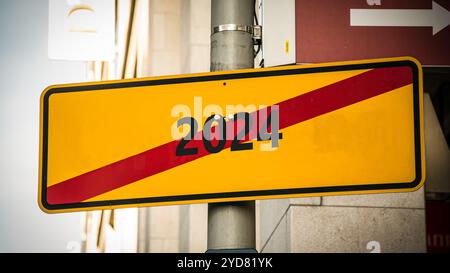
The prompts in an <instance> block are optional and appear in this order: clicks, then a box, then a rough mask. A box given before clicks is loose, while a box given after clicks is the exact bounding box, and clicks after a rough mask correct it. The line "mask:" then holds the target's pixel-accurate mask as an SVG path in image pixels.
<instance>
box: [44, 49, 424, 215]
mask: <svg viewBox="0 0 450 273" xmlns="http://www.w3.org/2000/svg"><path fill="white" fill-rule="evenodd" d="M398 61H410V62H413V63H414V64H415V65H416V67H417V69H418V86H419V90H418V91H419V123H420V124H419V128H420V130H419V131H420V149H421V151H420V154H421V178H420V181H419V183H418V184H417V185H416V186H415V187H412V188H402V189H382V190H362V191H348V192H342V191H341V192H338V191H337V192H321V193H305V194H282V195H264V196H246V197H227V198H212V199H196V200H182V201H165V202H154V203H143V204H123V205H112V206H108V205H105V206H92V207H82V208H67V209H57V210H54V209H51V210H50V209H48V208H46V206H45V205H44V204H43V203H42V190H43V189H42V158H43V151H42V146H43V145H42V144H43V128H42V126H43V109H44V97H45V95H46V94H47V92H49V91H50V90H52V89H55V88H64V87H76V86H95V85H104V84H114V83H130V82H140V81H145V80H161V79H178V78H191V77H201V76H212V75H227V74H240V73H248V72H263V71H278V70H289V69H298V68H301V69H307V68H323V67H330V66H345V65H358V64H372V63H385V62H398ZM423 112H424V110H423V72H422V65H421V64H420V62H419V61H418V60H417V59H415V58H413V57H410V56H404V57H394V58H380V59H368V60H357V61H345V62H328V63H320V64H307V65H288V66H280V67H272V68H261V69H254V68H253V69H242V70H229V71H220V72H205V73H193V74H182V75H173V76H157V77H146V78H136V79H125V80H109V81H97V82H83V83H71V84H58V85H50V86H48V87H47V88H45V89H44V91H43V92H42V93H41V96H40V111H39V170H38V175H39V177H38V181H39V182H38V200H37V201H38V206H39V208H40V209H41V210H42V211H43V212H45V213H48V214H55V213H62V212H79V211H93V210H109V209H120V208H136V207H150V206H164V205H183V204H193V203H196V204H200V203H216V202H232V201H249V200H266V199H284V198H299V197H318V196H341V195H359V194H383V193H401V192H414V191H417V190H418V189H420V188H421V187H422V186H423V184H424V183H425V177H426V169H425V164H426V163H425V147H424V146H425V142H424V121H423Z"/></svg>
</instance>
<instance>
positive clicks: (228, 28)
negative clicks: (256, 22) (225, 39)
mask: <svg viewBox="0 0 450 273" xmlns="http://www.w3.org/2000/svg"><path fill="white" fill-rule="evenodd" d="M222 31H243V32H247V33H250V34H252V35H253V26H247V25H236V24H224V25H218V26H215V27H214V28H213V34H215V33H218V32H222Z"/></svg>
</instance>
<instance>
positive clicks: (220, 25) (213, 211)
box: [208, 0, 256, 252]
mask: <svg viewBox="0 0 450 273" xmlns="http://www.w3.org/2000/svg"><path fill="white" fill-rule="evenodd" d="M254 12H255V2H254V0H212V1H211V28H212V30H211V71H222V70H234V69H243V68H253V67H254V56H253V54H254V47H253V16H254ZM242 183H245V181H242ZM255 237H256V236H255V201H242V202H227V203H210V204H209V205H208V252H220V251H222V250H232V251H249V252H256V248H255V239H256V238H255Z"/></svg>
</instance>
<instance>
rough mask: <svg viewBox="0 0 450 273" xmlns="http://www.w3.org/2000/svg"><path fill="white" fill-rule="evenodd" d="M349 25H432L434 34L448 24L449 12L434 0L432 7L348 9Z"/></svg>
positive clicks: (449, 22) (449, 21)
mask: <svg viewBox="0 0 450 273" xmlns="http://www.w3.org/2000/svg"><path fill="white" fill-rule="evenodd" d="M350 25H351V26H372V27H432V28H433V35H435V34H436V33H438V32H439V31H441V30H442V29H444V28H446V27H447V26H448V25H450V12H449V11H448V10H446V9H445V8H443V7H441V6H440V5H439V4H437V3H436V2H434V1H433V6H432V9H350Z"/></svg>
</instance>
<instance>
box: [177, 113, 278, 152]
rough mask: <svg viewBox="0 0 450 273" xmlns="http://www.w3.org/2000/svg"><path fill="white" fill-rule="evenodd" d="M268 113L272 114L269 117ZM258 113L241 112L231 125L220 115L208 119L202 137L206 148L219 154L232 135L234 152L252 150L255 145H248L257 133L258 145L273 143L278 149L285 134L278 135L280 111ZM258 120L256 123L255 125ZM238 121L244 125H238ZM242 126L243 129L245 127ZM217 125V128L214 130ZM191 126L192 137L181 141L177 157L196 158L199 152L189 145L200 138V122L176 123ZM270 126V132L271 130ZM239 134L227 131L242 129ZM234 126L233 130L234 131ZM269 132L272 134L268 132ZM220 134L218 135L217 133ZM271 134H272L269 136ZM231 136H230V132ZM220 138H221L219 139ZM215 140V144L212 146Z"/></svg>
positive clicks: (190, 134)
mask: <svg viewBox="0 0 450 273" xmlns="http://www.w3.org/2000/svg"><path fill="white" fill-rule="evenodd" d="M267 112H269V114H267ZM267 112H266V111H259V113H258V115H256V114H255V113H256V112H254V115H250V114H249V113H247V112H239V113H236V114H234V116H233V117H232V118H230V119H229V121H226V119H225V118H224V117H223V116H221V115H217V114H216V115H211V116H209V117H208V118H207V119H206V121H205V123H204V126H203V131H202V133H201V139H202V142H203V146H204V148H205V150H206V151H208V152H209V153H218V152H220V151H222V150H223V149H224V148H225V147H226V145H227V136H228V138H230V136H229V135H231V136H232V137H231V139H229V140H231V144H230V150H231V151H233V152H234V151H244V150H252V149H253V143H252V142H247V143H245V141H248V140H251V139H250V137H249V135H251V134H252V133H255V132H257V136H256V139H257V140H258V141H265V140H271V142H272V148H276V147H278V141H279V140H280V139H282V137H283V134H282V133H279V132H278V130H279V113H278V109H271V110H270V111H267ZM254 120H257V123H255V122H254ZM239 121H240V122H241V123H239ZM242 122H243V126H242ZM214 123H216V124H217V125H215V126H213V124H214ZM185 124H186V125H188V126H190V131H189V133H188V134H187V135H186V136H185V137H184V138H182V139H181V140H180V142H179V143H178V146H177V149H176V155H177V156H186V155H195V154H198V148H197V147H192V148H187V147H186V145H187V144H188V143H189V142H190V141H191V140H192V139H194V138H195V136H196V134H198V122H197V120H195V119H194V118H193V117H183V118H181V119H179V120H178V121H177V126H178V127H180V126H183V125H185ZM269 124H270V128H269ZM238 125H241V126H240V127H242V128H239V129H240V130H239V129H237V130H233V131H232V132H231V134H227V130H230V129H232V128H233V129H234V128H236V127H239V126H238ZM232 126H233V127H232ZM213 128H214V135H215V137H213V136H212V129H213ZM269 129H270V130H269ZM217 130H218V131H217ZM235 131H237V133H234V132H235ZM269 131H270V132H269ZM228 133H230V132H228ZM217 135H218V136H217ZM213 140H216V141H215V143H213Z"/></svg>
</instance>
